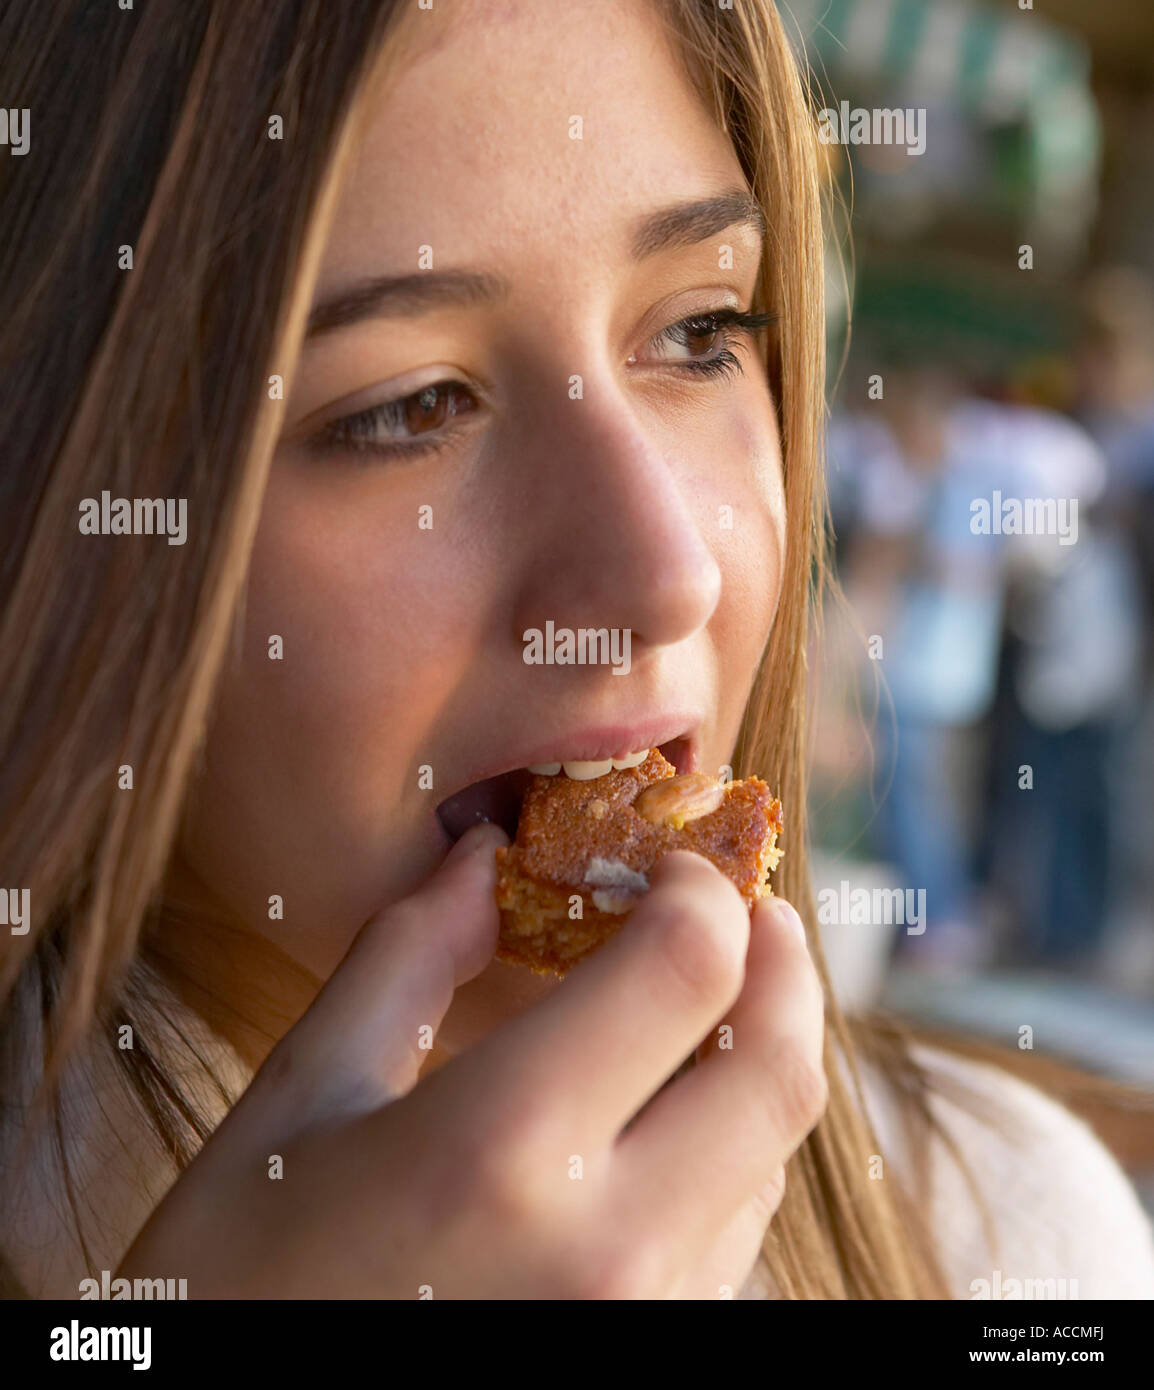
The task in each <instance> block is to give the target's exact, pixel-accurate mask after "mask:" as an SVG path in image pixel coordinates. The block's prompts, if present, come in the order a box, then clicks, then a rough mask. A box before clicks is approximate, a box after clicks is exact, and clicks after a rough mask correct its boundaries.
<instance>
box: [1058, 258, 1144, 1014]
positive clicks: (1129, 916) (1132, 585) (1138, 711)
mask: <svg viewBox="0 0 1154 1390" xmlns="http://www.w3.org/2000/svg"><path fill="white" fill-rule="evenodd" d="M1078 320H1079V322H1078V346H1077V350H1076V352H1075V353H1074V367H1075V399H1074V402H1073V409H1074V413H1075V415H1076V417H1077V418H1078V419H1079V420H1080V421H1081V423H1082V424H1083V425H1084V426H1085V428H1086V429H1087V430H1088V431H1089V432H1090V433H1091V434H1092V435H1093V437H1094V438H1095V439H1096V440H1097V442H1098V444H1099V445H1100V447H1101V449H1102V452H1103V455H1104V458H1105V462H1106V468H1107V473H1106V487H1105V490H1104V494H1103V497H1102V501H1101V505H1100V508H1099V515H1098V521H1099V525H1100V527H1101V528H1102V529H1103V530H1104V532H1105V533H1106V534H1107V535H1108V536H1109V537H1110V538H1111V541H1112V551H1113V556H1114V564H1115V567H1116V569H1117V571H1118V575H1119V582H1118V584H1117V585H1116V587H1117V589H1118V590H1119V592H1118V594H1117V595H1116V596H1115V598H1114V601H1113V603H1112V605H1111V607H1110V609H1109V610H1107V609H1106V608H1105V607H1104V606H1103V605H1102V604H1100V605H1099V609H1098V611H1099V613H1105V612H1107V611H1108V612H1109V614H1110V624H1111V626H1112V627H1113V628H1115V629H1118V628H1120V627H1121V626H1122V625H1123V624H1122V619H1123V616H1125V617H1126V618H1127V619H1128V622H1127V623H1126V627H1127V629H1128V631H1127V636H1128V645H1129V650H1128V652H1127V653H1126V658H1127V659H1126V663H1125V668H1124V670H1122V671H1121V672H1119V676H1118V680H1117V687H1118V688H1117V690H1116V693H1115V698H1114V700H1113V701H1112V704H1111V705H1110V707H1109V708H1108V709H1107V711H1106V714H1107V719H1108V727H1109V738H1110V748H1111V753H1112V755H1113V756H1112V759H1111V762H1110V780H1109V784H1108V788H1107V790H1108V796H1109V803H1110V806H1111V808H1112V810H1113V816H1112V827H1113V834H1112V846H1113V851H1114V853H1113V858H1112V865H1113V867H1112V872H1111V880H1112V883H1114V884H1115V885H1116V893H1115V894H1114V897H1113V903H1112V906H1113V908H1114V913H1113V920H1114V922H1115V923H1116V925H1117V927H1118V928H1119V938H1120V942H1121V944H1122V945H1123V947H1124V949H1123V951H1122V953H1121V955H1120V957H1119V962H1118V963H1119V967H1120V968H1118V969H1116V970H1115V971H1114V972H1113V973H1114V975H1115V976H1116V977H1117V978H1118V979H1119V980H1122V981H1125V982H1127V983H1128V984H1129V985H1130V986H1131V987H1138V988H1143V987H1146V988H1150V987H1154V933H1151V930H1150V919H1151V908H1152V905H1154V870H1152V867H1151V864H1150V856H1149V851H1148V846H1149V844H1150V840H1151V836H1152V834H1154V813H1152V811H1151V806H1150V797H1149V787H1150V785H1151V782H1152V781H1154V644H1152V643H1151V642H1150V638H1149V634H1150V632H1151V630H1152V626H1154V284H1152V283H1151V281H1150V278H1149V277H1148V276H1147V275H1146V274H1144V273H1143V272H1142V271H1140V270H1137V269H1136V268H1133V267H1129V266H1120V265H1112V266H1105V267H1103V268H1101V269H1099V270H1097V271H1095V272H1093V273H1092V274H1091V275H1089V276H1088V277H1087V279H1086V281H1085V282H1084V284H1083V287H1082V291H1081V294H1080V296H1079V301H1078ZM1127 947H1130V948H1134V949H1126V948H1127Z"/></svg>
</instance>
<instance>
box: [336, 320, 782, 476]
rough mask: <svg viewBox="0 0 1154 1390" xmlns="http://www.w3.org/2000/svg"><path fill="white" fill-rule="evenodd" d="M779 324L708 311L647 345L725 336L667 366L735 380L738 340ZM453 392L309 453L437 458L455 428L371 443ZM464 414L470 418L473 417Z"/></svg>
mask: <svg viewBox="0 0 1154 1390" xmlns="http://www.w3.org/2000/svg"><path fill="white" fill-rule="evenodd" d="M777 318H778V316H777V314H775V313H770V314H747V313H743V312H742V311H741V310H739V309H731V308H724V309H711V310H709V311H708V312H706V313H702V314H691V315H690V316H689V317H688V318H684V319H679V320H678V321H677V322H676V323H673V324H670V326H669V327H668V328H666V329H663V330H662V331H661V332H660V333H658V334H657V336H656V337H655V338H653V339H651V340H650V341H651V342H653V343H660V342H663V341H673V342H675V343H678V344H680V346H682V347H688V346H689V342H688V340H689V339H692V338H704V337H708V336H709V335H710V334H711V333H720V334H722V336H723V345H722V347H721V349H720V351H719V352H717V354H716V355H715V356H713V357H709V358H704V359H701V360H698V361H694V360H692V359H691V360H689V361H685V362H675V363H672V364H671V365H672V366H673V367H674V368H675V369H681V370H683V371H687V372H692V373H693V374H694V375H695V376H699V377H717V378H722V377H727V376H734V375H739V374H740V373H741V372H742V371H743V370H744V369H743V367H742V365H741V360H740V358H738V356H737V354H736V353H735V352H733V350H732V345H733V343H734V342H735V341H736V337H737V335H741V336H744V337H747V338H752V337H754V336H755V335H756V334H758V333H760V332H761V331H762V330H763V329H765V328H768V327H769V326H770V325H771V324H773V323H776V322H777ZM453 387H457V388H460V389H462V390H467V389H468V388H466V387H464V385H463V383H462V382H459V381H450V380H446V381H438V382H434V383H431V384H430V385H429V386H422V387H421V389H420V390H419V391H411V392H410V393H409V394H408V395H406V396H398V397H397V398H396V399H395V400H391V401H382V402H381V403H380V404H379V405H374V406H372V407H371V408H370V409H368V410H362V411H359V412H358V413H357V414H355V415H346V416H345V417H344V418H343V419H341V420H334V421H332V422H331V423H330V424H328V425H326V426H325V427H324V429H322V430H321V431H320V433H319V434H317V435H316V436H315V437H314V438H313V439H311V440H310V441H308V448H309V451H310V452H311V453H316V454H333V453H353V454H371V455H373V456H374V457H375V458H382V457H384V458H392V459H412V458H417V457H420V456H422V455H426V454H432V453H436V452H437V451H438V450H440V449H442V448H444V447H445V446H446V445H447V444H449V443H450V442H451V441H452V440H453V438H454V437H455V435H456V434H457V432H458V431H457V429H455V428H453V427H449V428H448V429H443V428H442V429H438V430H437V431H436V432H435V433H430V436H429V438H428V439H426V440H425V441H424V442H422V443H414V444H395V443H390V444H382V443H381V442H380V441H379V440H377V439H376V438H375V434H376V431H377V430H378V429H380V428H381V427H382V426H384V427H386V428H389V427H391V428H394V429H396V428H399V427H401V426H402V425H403V424H404V416H405V409H404V408H405V406H406V405H408V404H409V402H410V401H414V400H416V398H417V397H419V396H422V395H424V394H425V393H426V392H427V391H429V390H433V391H435V392H437V393H438V394H439V393H440V392H442V391H443V390H445V389H446V388H453ZM454 413H455V412H454ZM466 413H470V414H471V413H472V412H466ZM450 418H451V417H450Z"/></svg>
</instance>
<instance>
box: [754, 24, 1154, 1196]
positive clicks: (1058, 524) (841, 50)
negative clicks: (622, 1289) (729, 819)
mask: <svg viewBox="0 0 1154 1390" xmlns="http://www.w3.org/2000/svg"><path fill="white" fill-rule="evenodd" d="M1022 5H1025V6H1026V8H1022V7H1021V6H1022ZM778 6H779V9H780V10H781V12H782V15H783V18H784V20H785V23H786V26H787V29H788V30H789V32H790V33H791V35H792V37H793V38H794V40H795V42H796V43H797V45H798V46H799V48H800V49H801V50H802V51H803V52H804V60H805V61H806V62H808V65H809V67H810V68H811V70H812V72H813V76H814V78H815V80H816V84H817V89H818V91H819V93H820V100H819V103H818V104H819V106H821V107H824V108H826V109H827V110H829V111H830V112H831V115H830V116H829V118H828V119H827V120H826V121H825V122H824V124H825V138H824V139H823V146H822V152H823V158H824V159H825V161H826V174H827V178H828V180H829V184H830V191H831V196H832V197H833V199H834V201H835V204H836V206H837V208H838V214H837V216H835V218H834V221H833V224H832V225H831V226H830V228H829V229H828V233H827V236H828V246H827V256H826V290H827V303H828V315H829V319H828V330H829V344H830V347H829V358H828V393H829V400H830V405H831V414H830V429H829V488H830V501H831V508H832V512H833V518H834V526H835V531H836V540H837V564H838V575H839V578H840V581H841V584H842V586H843V588H844V591H845V593H846V596H847V599H848V605H847V606H846V607H844V608H843V607H841V606H839V605H833V606H831V607H830V608H829V610H828V611H827V616H826V623H825V628H824V631H823V633H822V634H821V637H820V639H819V640H818V642H817V644H816V646H815V650H814V651H813V653H812V654H811V662H812V668H813V670H814V672H815V675H816V679H815V681H814V696H813V699H814V711H813V768H814V771H813V784H812V797H811V816H812V819H811V834H812V837H813V841H814V848H815V879H816V887H817V888H818V891H819V898H818V902H819V918H820V920H821V922H822V930H823V933H824V937H825V942H826V946H827V950H828V953H829V955H830V960H831V968H832V969H833V972H834V976H835V981H836V983H837V984H838V986H839V988H840V991H841V994H842V998H843V1000H844V1001H846V1002H847V1003H848V1004H849V1006H851V1007H855V1006H856V1007H871V1006H879V1007H883V1008H888V1009H890V1010H891V1011H892V1012H894V1013H897V1014H900V1015H902V1016H904V1017H907V1018H912V1019H918V1020H921V1021H923V1022H926V1023H929V1024H936V1025H940V1026H942V1027H947V1028H950V1029H952V1030H954V1031H960V1032H965V1033H968V1034H971V1035H973V1036H975V1037H979V1038H986V1039H989V1040H990V1041H992V1042H995V1043H999V1044H1002V1045H1008V1046H1011V1047H1020V1046H1023V1045H1025V1044H1029V1045H1031V1046H1032V1047H1033V1048H1034V1049H1036V1050H1037V1051H1038V1052H1040V1053H1043V1054H1046V1055H1049V1056H1053V1057H1056V1058H1062V1059H1066V1060H1070V1061H1072V1062H1074V1063H1076V1064H1078V1065H1080V1066H1081V1067H1083V1068H1085V1069H1087V1070H1090V1071H1093V1072H1097V1073H1099V1074H1101V1075H1104V1076H1110V1077H1115V1078H1117V1079H1120V1080H1126V1081H1132V1082H1137V1083H1139V1084H1141V1085H1143V1086H1145V1087H1148V1088H1150V1089H1151V1090H1154V3H1151V0H1093V3H1089V0H1045V5H1044V13H1043V12H1042V9H1043V7H1042V6H1039V7H1038V8H1037V9H1034V8H1031V7H1030V3H1029V0H778ZM897 112H901V117H900V118H899V117H898V116H896V115H895V114H894V113H897ZM879 113H887V114H885V115H881V116H879ZM847 320H852V328H851V331H850V332H849V334H848V335H847V332H846V325H847ZM892 890H898V891H897V892H894V891H892ZM1023 1029H1027V1030H1029V1032H1023ZM1111 1142H1112V1146H1113V1147H1114V1148H1115V1151H1116V1152H1117V1153H1118V1155H1119V1157H1120V1158H1121V1159H1122V1161H1123V1162H1124V1164H1125V1165H1126V1167H1127V1168H1128V1170H1129V1171H1130V1173H1131V1175H1132V1176H1133V1177H1134V1179H1135V1181H1136V1183H1137V1185H1138V1187H1139V1190H1140V1192H1141V1193H1142V1196H1143V1199H1144V1200H1145V1201H1146V1203H1147V1205H1148V1206H1149V1208H1150V1210H1151V1212H1152V1214H1154V1123H1152V1122H1151V1119H1150V1117H1149V1115H1146V1116H1142V1115H1136V1116H1135V1121H1134V1124H1133V1126H1131V1127H1130V1129H1129V1130H1126V1131H1123V1132H1117V1133H1114V1134H1113V1135H1112V1136H1111Z"/></svg>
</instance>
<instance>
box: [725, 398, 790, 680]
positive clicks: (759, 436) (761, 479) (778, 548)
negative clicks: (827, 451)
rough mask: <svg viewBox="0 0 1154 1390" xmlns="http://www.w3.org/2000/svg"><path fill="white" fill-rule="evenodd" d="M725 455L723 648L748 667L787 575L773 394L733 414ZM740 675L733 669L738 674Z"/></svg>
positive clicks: (768, 625) (756, 654)
mask: <svg viewBox="0 0 1154 1390" xmlns="http://www.w3.org/2000/svg"><path fill="white" fill-rule="evenodd" d="M727 457H729V458H732V459H734V460H735V461H736V466H735V467H733V468H732V469H731V470H728V474H727V487H728V489H729V491H730V494H731V497H732V500H730V498H728V497H727V499H726V501H728V502H729V507H728V508H727V509H726V511H725V512H724V514H723V516H724V519H725V520H726V521H729V522H730V523H731V529H727V528H726V526H725V525H720V526H719V527H718V531H717V534H718V538H719V545H718V551H717V553H718V561H719V563H720V564H721V566H722V570H723V574H724V579H725V582H724V584H723V587H722V603H721V608H722V610H723V615H722V614H720V613H719V617H722V618H723V621H724V623H725V632H724V646H723V650H724V652H725V653H726V655H727V657H730V656H731V657H732V660H733V662H734V663H735V664H740V665H741V666H742V667H747V666H748V665H749V663H750V662H751V660H752V662H754V663H756V660H757V659H758V657H759V656H760V654H761V650H762V647H763V646H764V644H765V641H766V639H767V637H768V635H769V631H770V628H771V626H772V624H773V618H774V614H775V613H776V611H777V603H778V598H779V596H780V593H781V584H782V577H783V575H784V573H785V559H786V555H785V550H786V508H785V491H784V486H783V478H782V462H781V448H780V440H779V435H778V430H777V417H776V412H775V410H774V408H773V403H772V400H770V399H769V398H768V395H767V396H765V397H764V398H762V397H760V396H759V397H758V398H757V400H756V401H755V402H754V404H753V405H752V406H751V407H750V408H749V409H746V410H743V411H740V412H735V413H734V416H733V423H732V426H731V430H730V432H729V436H728V444H727ZM734 674H735V675H736V671H735V672H734Z"/></svg>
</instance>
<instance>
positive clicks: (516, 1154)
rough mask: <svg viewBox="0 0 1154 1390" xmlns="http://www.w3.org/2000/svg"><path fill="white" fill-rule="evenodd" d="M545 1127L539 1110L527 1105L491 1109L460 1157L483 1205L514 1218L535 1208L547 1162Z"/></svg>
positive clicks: (541, 1109)
mask: <svg viewBox="0 0 1154 1390" xmlns="http://www.w3.org/2000/svg"><path fill="white" fill-rule="evenodd" d="M548 1124H549V1122H548V1117H547V1115H546V1111H545V1108H544V1107H543V1106H541V1105H539V1104H533V1103H528V1104H510V1105H506V1106H503V1107H500V1108H499V1109H496V1110H493V1111H491V1112H489V1113H488V1114H487V1115H486V1116H485V1118H484V1120H483V1121H482V1122H481V1123H480V1124H479V1125H478V1126H477V1127H476V1128H475V1130H474V1132H473V1134H472V1136H471V1138H470V1139H469V1140H467V1141H466V1144H465V1153H464V1154H463V1155H462V1156H461V1157H462V1159H463V1161H464V1162H463V1166H464V1168H465V1169H466V1170H467V1171H468V1172H469V1173H470V1174H471V1179H472V1182H471V1186H472V1190H473V1192H474V1193H476V1194H478V1195H479V1196H480V1197H481V1199H482V1200H483V1201H484V1202H485V1204H486V1205H487V1206H490V1207H492V1208H494V1209H496V1210H499V1211H500V1212H502V1213H504V1214H505V1215H506V1216H507V1217H509V1218H514V1219H522V1218H528V1216H529V1215H530V1213H531V1212H532V1211H534V1210H536V1208H537V1205H538V1193H539V1192H540V1191H541V1189H542V1187H543V1185H544V1180H545V1177H546V1174H547V1169H548V1165H549V1162H550V1158H549V1150H550V1144H549V1140H548V1137H547V1130H548ZM558 1162H559V1160H558Z"/></svg>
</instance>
